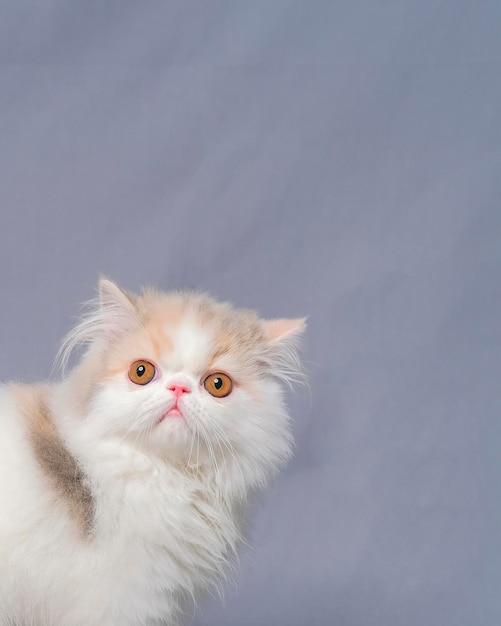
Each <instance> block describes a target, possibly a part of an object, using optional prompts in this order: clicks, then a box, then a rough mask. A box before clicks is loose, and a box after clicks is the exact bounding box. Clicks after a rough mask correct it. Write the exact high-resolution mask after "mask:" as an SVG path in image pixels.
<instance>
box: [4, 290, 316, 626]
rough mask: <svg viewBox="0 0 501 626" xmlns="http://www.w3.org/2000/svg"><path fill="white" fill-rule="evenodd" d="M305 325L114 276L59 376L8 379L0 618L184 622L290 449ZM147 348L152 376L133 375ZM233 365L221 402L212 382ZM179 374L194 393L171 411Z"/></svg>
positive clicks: (45, 624) (41, 622)
mask: <svg viewBox="0 0 501 626" xmlns="http://www.w3.org/2000/svg"><path fill="white" fill-rule="evenodd" d="M303 326H304V320H278V321H271V322H268V321H263V320H261V319H259V318H258V317H257V316H256V315H255V314H254V313H252V312H248V311H241V310H238V309H234V308H232V307H231V306H229V305H227V304H220V303H216V302H215V301H213V300H211V299H210V298H208V297H206V296H203V295H200V294H192V293H174V294H164V293H160V292H154V291H152V290H147V291H145V292H144V293H143V294H142V295H141V296H138V297H136V296H133V295H131V294H127V293H125V292H123V291H122V290H120V289H119V288H118V287H117V286H116V285H114V284H113V283H111V282H110V281H107V280H102V281H101V284H100V299H99V303H98V305H97V306H96V307H95V308H94V309H93V310H92V311H91V312H90V314H89V315H88V316H87V317H86V318H85V319H84V320H83V321H82V323H81V324H79V326H77V328H76V329H75V330H74V331H72V332H71V333H70V335H69V336H68V339H67V341H66V342H65V344H64V345H63V349H62V352H61V359H62V361H66V360H67V359H68V356H69V354H70V353H71V352H72V350H73V349H74V348H75V347H76V346H77V345H79V344H85V345H86V351H85V352H84V355H83V357H82V358H81V360H80V362H79V364H78V365H77V366H76V367H75V368H74V369H73V370H72V371H71V372H70V373H69V375H67V376H64V377H63V378H62V380H61V381H60V382H58V383H54V384H48V385H45V386H36V387H35V386H33V387H32V386H19V385H12V384H10V385H6V386H4V387H3V388H2V389H1V390H0V625H5V626H6V625H7V624H8V625H9V626H12V624H15V625H18V626H28V625H33V626H58V625H60V626H98V625H99V626H106V625H110V626H113V625H116V626H141V625H154V624H177V623H178V621H179V620H181V621H182V619H183V616H185V615H186V613H187V611H190V610H191V609H190V606H191V603H192V599H193V598H194V597H196V595H197V593H199V592H200V591H202V590H204V589H206V588H208V587H210V586H212V585H214V584H215V583H217V581H218V580H220V579H221V578H222V577H224V575H225V573H226V572H227V571H228V565H229V563H231V560H232V557H233V556H234V552H235V549H236V547H237V545H238V542H239V540H240V533H241V522H242V517H243V514H244V512H245V508H246V504H247V501H248V499H249V496H250V495H252V494H253V493H254V492H255V491H256V490H257V489H258V488H260V487H262V486H263V485H264V484H265V483H266V482H267V480H268V479H269V478H270V477H271V476H272V475H274V474H275V473H276V471H278V470H279V469H280V468H281V467H282V466H283V465H284V463H285V462H286V461H287V459H288V458H289V456H290V453H291V436H290V430H289V417H288V413H287V410H286V407H285V404H284V400H283V396H282V385H281V383H282V382H284V381H287V382H290V381H291V380H292V381H293V380H295V379H296V378H297V377H298V376H300V371H299V362H298V357H297V351H296V347H297V339H298V336H299V335H300V333H301V331H302V329H303ZM137 359H146V360H148V361H150V362H151V363H153V364H154V365H155V368H156V377H155V379H154V380H152V381H151V382H150V383H148V384H147V385H144V386H139V385H135V384H134V383H132V382H131V381H130V380H129V378H128V376H127V372H128V368H129V366H130V363H132V362H134V361H135V360H137ZM210 372H225V373H227V374H229V375H230V376H231V377H232V379H233V381H234V387H233V390H232V392H231V393H230V394H229V395H228V396H227V397H225V398H215V397H213V396H211V395H210V394H209V393H208V392H207V391H206V390H205V388H204V386H203V380H204V377H205V376H206V375H207V373H210ZM172 384H182V385H185V386H186V388H187V389H189V390H190V391H189V393H184V394H183V395H182V397H180V399H179V407H180V410H181V412H182V415H183V417H182V418H171V417H167V418H165V419H163V420H162V421H160V418H161V416H162V415H164V414H165V412H166V411H167V410H168V409H169V407H170V406H172V404H173V402H174V399H173V392H172V391H170V390H169V389H168V388H169V386H172Z"/></svg>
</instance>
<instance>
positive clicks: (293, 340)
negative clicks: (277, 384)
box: [262, 317, 306, 387]
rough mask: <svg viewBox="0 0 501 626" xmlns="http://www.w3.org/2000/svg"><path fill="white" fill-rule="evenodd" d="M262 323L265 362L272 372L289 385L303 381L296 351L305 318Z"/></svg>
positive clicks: (304, 326)
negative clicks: (265, 344)
mask: <svg viewBox="0 0 501 626" xmlns="http://www.w3.org/2000/svg"><path fill="white" fill-rule="evenodd" d="M262 324H263V329H264V333H265V336H266V340H267V348H266V352H265V362H266V364H267V365H268V366H269V367H270V369H271V372H272V374H273V375H274V376H276V377H277V378H280V379H281V380H283V381H284V382H286V383H287V384H288V385H289V386H290V387H292V384H293V383H298V382H302V383H305V382H306V376H305V375H304V373H303V370H302V368H301V363H300V360H299V354H298V352H299V347H300V342H301V336H302V334H303V332H304V330H305V328H306V318H305V317H303V318H300V319H292V320H290V319H278V320H264V321H263V322H262Z"/></svg>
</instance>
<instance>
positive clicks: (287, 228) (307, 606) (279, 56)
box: [0, 0, 501, 626]
mask: <svg viewBox="0 0 501 626" xmlns="http://www.w3.org/2000/svg"><path fill="white" fill-rule="evenodd" d="M500 7H501V5H500V3H499V1H498V0H495V1H492V2H481V1H480V2H473V1H471V2H468V1H466V0H444V1H441V2H439V1H438V0H437V1H435V2H432V1H428V0H425V1H422V0H421V1H420V2H417V1H415V0H406V1H402V2H391V1H384V0H372V1H370V0H367V1H365V2H356V1H353V2H348V1H344V2H341V1H336V0H332V1H325V2H321V1H320V0H310V1H306V0H303V1H285V0H254V1H250V2H247V1H246V2H243V1H217V2H215V1H212V0H207V1H200V2H187V1H183V2H181V1H179V2H176V3H174V2H166V1H164V2H148V1H142V2H139V1H136V2H133V1H130V0H129V1H125V0H120V1H118V0H117V1H114V2H111V1H105V0H99V1H98V0H95V1H88V2H67V1H63V0H60V1H58V2H55V1H50V0H47V1H45V2H36V1H33V2H25V1H21V0H17V1H16V2H14V1H9V2H6V1H5V0H4V1H3V2H2V3H1V5H0V142H1V143H0V207H1V230H0V277H1V280H0V285H1V294H2V301H1V307H0V342H1V343H0V345H1V346H2V355H3V358H2V360H1V362H0V375H1V377H2V378H3V379H10V378H23V379H26V380H31V379H37V378H43V377H46V376H48V375H49V373H50V368H51V363H52V359H53V357H54V355H55V352H56V349H57V344H58V342H59V340H60V339H61V337H62V336H63V335H64V333H65V332H66V331H67V330H68V329H69V328H70V327H71V325H72V324H73V323H74V317H75V316H76V315H77V314H78V311H79V308H78V305H79V303H80V302H82V301H84V300H86V299H88V298H90V297H92V296H93V294H94V288H95V284H96V281H97V276H98V274H99V273H105V274H107V275H109V276H110V277H112V278H114V279H115V280H117V281H118V282H120V283H121V284H123V286H125V287H127V288H129V289H137V288H139V287H140V286H141V285H144V284H154V285H156V286H159V287H162V288H172V287H183V286H184V287H196V288H200V289H203V290H207V291H209V292H211V293H213V294H214V295H216V296H218V297H220V298H225V299H230V300H232V301H234V302H236V303H237V304H239V305H242V306H250V307H253V308H257V309H259V310H260V311H261V312H262V314H263V315H266V316H269V317H272V316H302V315H304V314H308V315H309V320H310V325H309V330H308V333H307V337H306V342H305V352H304V354H305V360H306V362H307V367H308V370H309V373H310V377H311V394H310V395H309V394H308V393H307V392H306V391H305V390H300V391H299V393H297V394H296V395H292V396H291V398H290V403H291V407H292V410H293V414H294V426H295V432H296V438H297V454H296V458H295V461H294V462H293V463H292V464H291V466H290V467H289V468H288V470H287V471H286V472H285V473H284V474H283V475H282V477H281V478H280V480H279V481H278V482H276V483H275V484H274V486H273V487H272V489H271V490H270V491H268V492H267V494H266V496H265V497H264V498H263V500H262V501H261V503H260V504H259V506H258V507H257V509H256V511H255V514H254V516H253V518H252V525H251V529H250V543H251V546H252V547H251V548H248V549H244V550H243V552H242V558H241V563H240V570H239V574H238V575H237V577H236V585H230V587H229V589H228V590H227V592H226V598H225V603H224V605H223V604H222V603H221V602H220V600H219V599H218V598H214V599H210V598H209V599H208V600H207V601H206V602H205V603H204V604H203V605H202V606H201V607H200V608H199V610H198V611H197V613H196V616H195V618H194V622H193V624H196V625H197V626H202V625H205V626H215V625H216V624H217V625H218V626H230V625H231V626H281V625H288V626H304V625H309V626H329V625H333V626H374V625H382V626H432V625H437V626H463V625H464V626H466V625H469V626H470V625H471V626H494V625H499V624H501V594H500V591H501V590H500V586H501V585H500V583H501V537H500V524H501V504H500V501H501V498H500V496H501V490H500V487H501V481H500V478H499V474H500V469H501V463H500V454H499V449H500V436H501V427H500V419H499V407H500V404H501V403H500V383H499V378H500V372H501V350H500V347H501V328H500V326H501V325H500V319H501V316H500V313H501V311H500V309H501V288H500V272H499V270H500V266H501V264H500V262H501V245H500V244H501V208H500V197H501V193H500V192H501V175H500V174H501V172H500V164H501V158H500V157H501V141H500V135H501V133H500V130H501V119H500V117H501V115H500V111H501V82H500V81H501V79H500V76H501V67H500V65H501V64H500V60H501V56H500V55H501V37H500V31H501V29H500V25H501V8H500Z"/></svg>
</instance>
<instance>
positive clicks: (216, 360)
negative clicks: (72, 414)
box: [64, 279, 305, 488]
mask: <svg viewBox="0 0 501 626" xmlns="http://www.w3.org/2000/svg"><path fill="white" fill-rule="evenodd" d="M99 294H100V295H99V303H98V305H97V306H96V307H95V309H94V310H93V311H92V313H91V314H90V315H89V316H87V317H86V318H85V319H84V320H83V321H82V323H81V324H80V325H79V326H77V327H76V328H75V329H74V330H73V331H72V332H71V333H70V334H69V336H68V338H67V340H66V343H65V346H64V350H65V352H66V353H68V352H69V351H70V350H71V349H72V348H73V347H74V346H75V345H77V344H81V343H87V344H88V346H89V347H88V350H87V352H86V353H85V355H84V356H83V359H82V362H81V365H80V366H79V367H77V368H76V370H75V372H74V374H73V375H72V377H71V379H70V380H71V384H72V386H74V387H75V389H76V388H78V389H79V390H80V396H81V397H82V398H83V401H82V406H83V410H82V419H83V420H84V421H85V422H86V426H85V427H86V428H88V429H91V430H92V432H93V435H94V436H95V437H96V438H99V439H108V438H109V439H118V440H122V441H124V442H127V444H128V445H132V446H137V447H138V448H141V449H142V450H144V451H147V452H150V453H152V454H155V455H160V456H163V457H165V458H167V459H171V460H172V461H174V462H177V463H179V464H181V465H183V466H184V467H186V468H189V467H190V466H192V467H194V468H199V467H200V466H204V465H205V466H206V467H207V468H208V469H209V470H210V469H211V468H212V469H214V468H217V471H218V472H220V473H223V474H225V473H226V474H227V475H228V476H227V477H229V474H232V475H233V479H234V480H235V481H236V483H238V482H239V480H240V479H242V481H243V482H244V483H246V485H247V486H248V485H249V482H250V483H258V482H262V481H263V480H264V479H265V478H266V476H267V475H268V474H269V473H273V471H274V470H276V469H277V468H278V467H280V466H281V465H282V464H283V462H284V461H285V460H286V459H287V458H288V456H289V455H290V447H291V437H290V432H289V424H288V421H289V418H288V414H287V411H286V408H285V404H284V401H283V396H282V384H281V383H283V382H286V383H291V382H294V381H295V380H297V379H298V378H300V377H301V373H300V365H299V360H298V355H297V343H298V338H299V336H300V334H301V332H302V330H303V328H304V325H305V321H304V319H298V320H285V319H281V320H271V321H270V320H262V319H260V318H259V317H258V316H257V315H256V314H255V313H254V312H252V311H247V310H241V309H235V308H233V307H232V306H230V305H229V304H227V303H218V302H216V301H214V300H213V299H211V298H209V297H208V296H205V295H202V294H198V293H191V292H174V293H163V292H157V291H154V290H151V289H148V290H145V291H144V292H143V293H142V295H140V296H135V295H132V294H130V293H126V292H124V291H123V290H121V289H120V288H119V287H118V286H117V285H115V284H114V283H112V282H111V281H109V280H106V279H102V280H101V282H100V286H99ZM242 488H243V485H242Z"/></svg>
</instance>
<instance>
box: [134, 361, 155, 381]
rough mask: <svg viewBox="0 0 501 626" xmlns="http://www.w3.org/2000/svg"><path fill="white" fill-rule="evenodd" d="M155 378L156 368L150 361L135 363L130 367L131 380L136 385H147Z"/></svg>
mask: <svg viewBox="0 0 501 626" xmlns="http://www.w3.org/2000/svg"><path fill="white" fill-rule="evenodd" d="M154 377H155V366H154V365H153V364H152V363H150V362H149V361H142V360H141V361H134V363H132V365H131V366H130V367H129V380H131V381H132V382H133V383H135V384H136V385H147V384H148V383H149V382H151V381H152V380H153V378H154Z"/></svg>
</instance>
